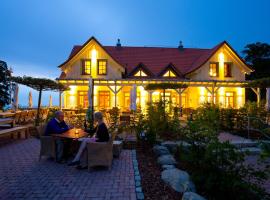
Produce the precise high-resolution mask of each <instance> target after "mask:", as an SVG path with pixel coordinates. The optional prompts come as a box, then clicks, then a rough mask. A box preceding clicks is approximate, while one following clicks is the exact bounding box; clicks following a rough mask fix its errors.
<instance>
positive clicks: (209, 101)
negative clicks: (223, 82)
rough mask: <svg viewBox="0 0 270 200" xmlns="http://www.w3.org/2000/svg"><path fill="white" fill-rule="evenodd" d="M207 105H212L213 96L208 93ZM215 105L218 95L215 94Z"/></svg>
mask: <svg viewBox="0 0 270 200" xmlns="http://www.w3.org/2000/svg"><path fill="white" fill-rule="evenodd" d="M207 103H212V94H211V93H210V92H208V93H207ZM213 103H214V104H215V103H216V95H215V94H214V102H213Z"/></svg>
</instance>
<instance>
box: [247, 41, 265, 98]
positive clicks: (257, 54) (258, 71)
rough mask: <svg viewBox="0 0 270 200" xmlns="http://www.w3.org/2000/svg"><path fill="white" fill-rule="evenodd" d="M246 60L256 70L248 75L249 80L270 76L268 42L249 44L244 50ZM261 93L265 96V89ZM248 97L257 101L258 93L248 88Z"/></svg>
mask: <svg viewBox="0 0 270 200" xmlns="http://www.w3.org/2000/svg"><path fill="white" fill-rule="evenodd" d="M242 53H243V54H244V60H245V61H246V62H247V63H248V64H250V65H251V66H252V68H253V69H254V72H252V73H251V74H250V75H247V77H246V78H247V79H248V80H255V79H261V78H265V77H269V76H270V45H269V44H267V43H261V42H256V43H252V44H248V45H246V46H245V49H244V50H243V51H242ZM261 95H262V96H265V89H264V88H263V89H262V91H261ZM246 96H247V99H248V100H252V101H255V100H256V95H255V94H254V93H253V92H252V91H251V90H250V89H248V90H247V94H246Z"/></svg>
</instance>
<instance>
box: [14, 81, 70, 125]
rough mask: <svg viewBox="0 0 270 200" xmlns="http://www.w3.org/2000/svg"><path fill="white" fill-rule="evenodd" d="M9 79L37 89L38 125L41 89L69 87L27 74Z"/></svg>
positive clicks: (60, 89) (58, 89)
mask: <svg viewBox="0 0 270 200" xmlns="http://www.w3.org/2000/svg"><path fill="white" fill-rule="evenodd" d="M11 80H12V81H13V82H16V83H18V84H22V85H26V86H28V87H31V88H33V89H34V90H37V91H39V95H38V109H37V117H36V125H39V111H40V104H41V96H42V91H49V90H51V91H64V90H68V89H69V88H68V87H66V86H65V85H63V84H61V83H58V82H56V81H54V80H51V79H47V78H33V77H29V76H23V77H20V76H18V77H11Z"/></svg>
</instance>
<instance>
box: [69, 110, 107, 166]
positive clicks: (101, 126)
mask: <svg viewBox="0 0 270 200" xmlns="http://www.w3.org/2000/svg"><path fill="white" fill-rule="evenodd" d="M94 121H95V122H96V123H97V126H96V127H95V128H94V129H93V130H86V132H88V133H89V136H90V135H92V134H94V136H92V137H89V136H88V137H86V138H80V139H79V141H81V142H82V143H81V145H80V148H79V151H78V152H77V154H76V156H75V158H74V159H73V160H72V162H70V163H69V164H68V165H69V166H74V165H79V164H80V158H81V155H82V153H83V151H84V150H85V149H86V146H87V143H88V142H108V141H109V139H110V136H109V132H108V129H107V126H106V124H105V123H104V121H103V116H102V113H101V112H95V114H94Z"/></svg>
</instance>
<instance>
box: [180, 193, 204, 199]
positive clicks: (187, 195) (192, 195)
mask: <svg viewBox="0 0 270 200" xmlns="http://www.w3.org/2000/svg"><path fill="white" fill-rule="evenodd" d="M182 200H206V199H205V198H204V197H202V196H200V195H198V194H197V193H194V192H185V193H184V195H183V197H182Z"/></svg>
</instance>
